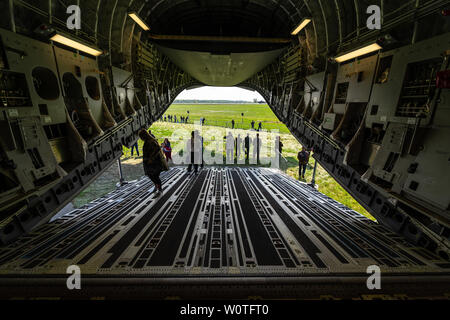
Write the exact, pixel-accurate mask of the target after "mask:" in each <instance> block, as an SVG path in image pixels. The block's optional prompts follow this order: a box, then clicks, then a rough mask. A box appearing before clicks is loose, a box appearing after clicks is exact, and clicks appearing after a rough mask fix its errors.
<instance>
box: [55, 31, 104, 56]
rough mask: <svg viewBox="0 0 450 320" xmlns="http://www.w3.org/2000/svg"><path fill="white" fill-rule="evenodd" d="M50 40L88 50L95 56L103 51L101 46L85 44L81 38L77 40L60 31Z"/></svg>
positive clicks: (84, 50)
mask: <svg viewBox="0 0 450 320" xmlns="http://www.w3.org/2000/svg"><path fill="white" fill-rule="evenodd" d="M50 40H52V41H55V42H59V43H61V44H63V45H65V46H68V47H71V48H74V49H77V50H79V51H83V52H86V53H88V54H90V55H92V56H95V57H97V56H99V55H101V54H102V53H103V51H102V50H100V49H99V48H97V47H95V46H93V45H88V44H84V43H82V42H81V41H80V40H75V39H73V38H71V37H70V36H68V35H63V34H61V33H60V32H59V31H58V32H57V33H55V34H54V35H53V36H52V37H50Z"/></svg>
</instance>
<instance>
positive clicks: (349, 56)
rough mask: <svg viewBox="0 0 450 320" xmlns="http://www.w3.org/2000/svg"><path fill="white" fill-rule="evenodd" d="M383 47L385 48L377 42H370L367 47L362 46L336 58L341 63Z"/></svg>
mask: <svg viewBox="0 0 450 320" xmlns="http://www.w3.org/2000/svg"><path fill="white" fill-rule="evenodd" d="M381 49H383V47H382V46H380V45H379V44H378V43H376V42H375V43H372V44H369V45H368V46H365V47H362V48H360V49H357V50H354V51H352V52H349V53H346V54H343V55H340V56H338V57H336V58H334V60H336V62H339V63H341V62H344V61H347V60H351V59H354V58H357V57H360V56H363V55H365V54H368V53H371V52H374V51H378V50H381Z"/></svg>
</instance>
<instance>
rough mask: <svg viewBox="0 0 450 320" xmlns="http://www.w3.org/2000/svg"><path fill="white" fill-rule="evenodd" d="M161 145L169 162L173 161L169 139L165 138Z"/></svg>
mask: <svg viewBox="0 0 450 320" xmlns="http://www.w3.org/2000/svg"><path fill="white" fill-rule="evenodd" d="M161 146H162V150H163V152H164V155H165V156H166V161H167V163H168V162H169V160H171V161H172V147H171V146H170V141H169V139H167V138H165V139H164V142H163V143H162V145H161Z"/></svg>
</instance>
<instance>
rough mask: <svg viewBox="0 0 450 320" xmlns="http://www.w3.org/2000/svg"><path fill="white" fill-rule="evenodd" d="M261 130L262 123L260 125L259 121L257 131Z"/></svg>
mask: <svg viewBox="0 0 450 320" xmlns="http://www.w3.org/2000/svg"><path fill="white" fill-rule="evenodd" d="M261 129H262V123H261V121H260V122H259V123H258V131H261Z"/></svg>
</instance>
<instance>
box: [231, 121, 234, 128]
mask: <svg viewBox="0 0 450 320" xmlns="http://www.w3.org/2000/svg"><path fill="white" fill-rule="evenodd" d="M231 129H234V119H231Z"/></svg>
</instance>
